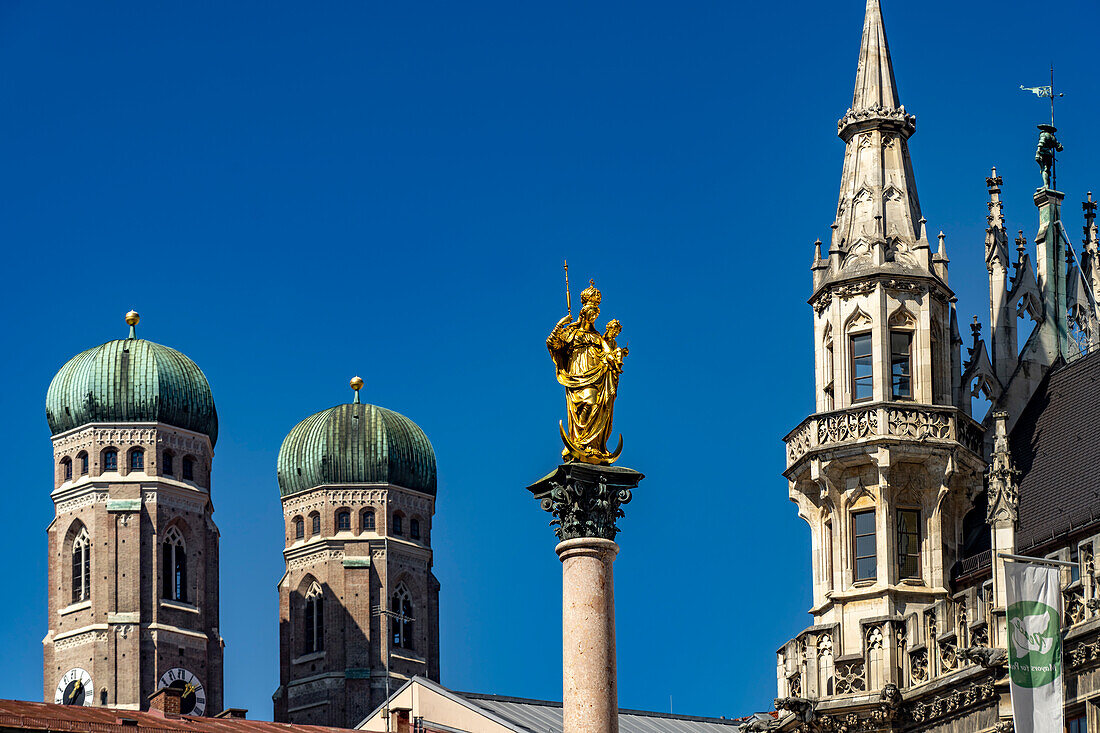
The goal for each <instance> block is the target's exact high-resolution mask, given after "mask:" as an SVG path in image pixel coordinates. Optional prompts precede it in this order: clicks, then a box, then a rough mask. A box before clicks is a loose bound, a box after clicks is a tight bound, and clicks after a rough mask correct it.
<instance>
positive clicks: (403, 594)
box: [390, 584, 415, 650]
mask: <svg viewBox="0 0 1100 733" xmlns="http://www.w3.org/2000/svg"><path fill="white" fill-rule="evenodd" d="M390 611H392V612H393V613H394V615H393V616H391V617H390V630H391V631H392V632H393V645H394V646H395V647H397V648H399V649H410V650H411V649H412V648H413V621H414V620H415V619H414V618H413V604H412V597H411V596H410V595H409V591H408V589H407V588H405V586H404V585H403V584H402V585H398V586H397V590H395V591H394V592H393V597H392V598H391V599H390Z"/></svg>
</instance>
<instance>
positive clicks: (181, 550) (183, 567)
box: [161, 527, 187, 602]
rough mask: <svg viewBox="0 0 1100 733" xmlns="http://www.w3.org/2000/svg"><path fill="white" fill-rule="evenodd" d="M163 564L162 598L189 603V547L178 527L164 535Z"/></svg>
mask: <svg viewBox="0 0 1100 733" xmlns="http://www.w3.org/2000/svg"><path fill="white" fill-rule="evenodd" d="M162 550H163V552H162V555H161V562H162V563H163V566H162V567H163V575H162V577H161V597H162V598H167V599H168V600H170V601H184V602H186V601H187V547H186V545H184V543H183V534H182V533H181V532H180V531H179V528H177V527H169V528H168V531H167V532H165V533H164V544H163V546H162Z"/></svg>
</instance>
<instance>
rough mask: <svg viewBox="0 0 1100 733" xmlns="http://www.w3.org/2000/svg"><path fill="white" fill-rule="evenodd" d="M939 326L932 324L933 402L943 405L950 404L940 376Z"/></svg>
mask: <svg viewBox="0 0 1100 733" xmlns="http://www.w3.org/2000/svg"><path fill="white" fill-rule="evenodd" d="M939 328H940V327H939V324H938V323H935V322H933V324H932V339H931V341H932V402H933V403H936V404H942V403H944V402H950V401H951V400H949V399H946V398H945V397H944V396H943V395H942V394H941V391H942V390H943V377H941V376H940V370H941V366H940V354H941V351H940V334H939Z"/></svg>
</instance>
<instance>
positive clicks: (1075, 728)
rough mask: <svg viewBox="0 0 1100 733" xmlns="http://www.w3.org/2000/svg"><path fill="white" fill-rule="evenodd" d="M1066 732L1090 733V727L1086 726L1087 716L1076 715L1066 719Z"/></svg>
mask: <svg viewBox="0 0 1100 733" xmlns="http://www.w3.org/2000/svg"><path fill="white" fill-rule="evenodd" d="M1066 733H1088V728H1086V727H1085V716H1084V714H1081V715H1074V716H1073V717H1071V718H1069V719H1068V720H1066Z"/></svg>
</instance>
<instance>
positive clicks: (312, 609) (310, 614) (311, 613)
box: [302, 582, 325, 654]
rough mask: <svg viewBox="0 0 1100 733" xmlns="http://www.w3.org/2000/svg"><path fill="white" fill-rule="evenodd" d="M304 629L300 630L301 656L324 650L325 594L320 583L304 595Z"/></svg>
mask: <svg viewBox="0 0 1100 733" xmlns="http://www.w3.org/2000/svg"><path fill="white" fill-rule="evenodd" d="M304 616H305V628H304V629H303V630H302V631H303V635H302V638H303V639H304V640H305V643H304V644H303V645H302V653H303V654H312V653H313V652H323V651H324V650H325V593H324V591H323V590H322V589H321V585H320V583H316V582H315V583H314V584H313V585H311V586H310V587H309V592H307V593H306V606H305V614H304Z"/></svg>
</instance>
